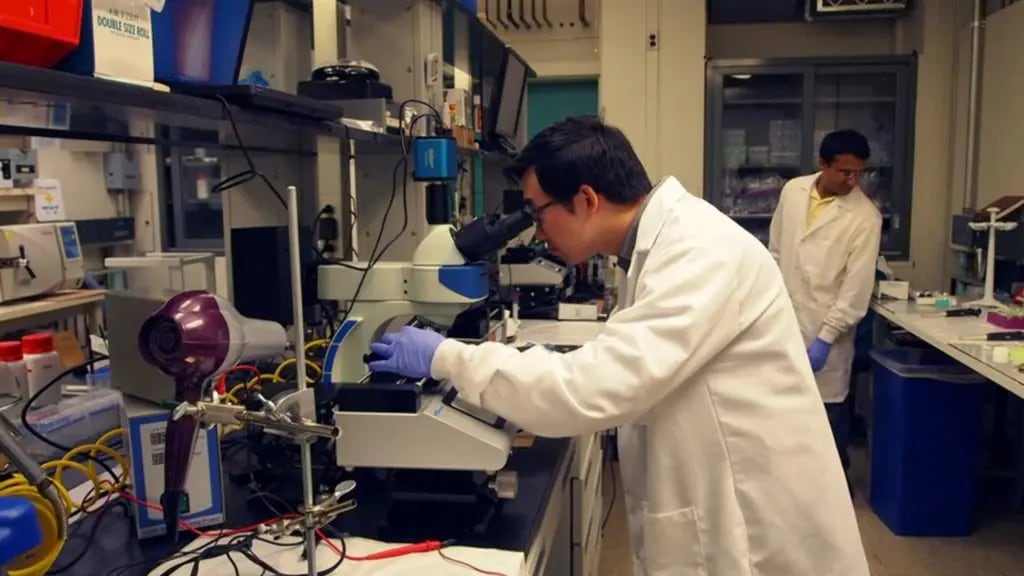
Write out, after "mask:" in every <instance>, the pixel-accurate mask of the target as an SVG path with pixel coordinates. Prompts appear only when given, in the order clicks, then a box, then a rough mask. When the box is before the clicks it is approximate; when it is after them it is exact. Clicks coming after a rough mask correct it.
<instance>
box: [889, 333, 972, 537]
mask: <svg viewBox="0 0 1024 576" xmlns="http://www.w3.org/2000/svg"><path fill="white" fill-rule="evenodd" d="M871 357H872V361H873V363H874V394H873V397H874V400H873V402H874V414H873V418H872V422H871V432H872V437H871V454H870V466H871V471H870V474H871V487H870V495H869V500H870V502H871V507H872V508H873V509H874V510H875V513H876V514H878V517H879V518H881V519H882V521H883V522H884V523H885V525H886V526H888V527H889V529H890V530H892V532H893V533H894V534H897V535H900V536H938V537H941V536H948V537H955V536H966V535H968V534H970V532H971V529H972V524H973V509H974V493H975V480H976V476H977V471H978V453H979V450H978V447H979V446H978V445H979V441H980V436H981V421H982V411H983V408H984V396H985V387H984V386H982V384H983V383H984V382H985V379H984V378H982V377H981V376H978V375H977V374H975V373H974V372H972V371H971V370H970V369H968V368H967V367H965V366H963V365H961V364H959V363H958V362H956V361H955V360H953V359H952V358H950V357H949V356H946V355H945V354H943V353H942V352H939V351H938V350H935V349H923V350H922V349H911V348H891V349H883V350H873V351H872V352H871Z"/></svg>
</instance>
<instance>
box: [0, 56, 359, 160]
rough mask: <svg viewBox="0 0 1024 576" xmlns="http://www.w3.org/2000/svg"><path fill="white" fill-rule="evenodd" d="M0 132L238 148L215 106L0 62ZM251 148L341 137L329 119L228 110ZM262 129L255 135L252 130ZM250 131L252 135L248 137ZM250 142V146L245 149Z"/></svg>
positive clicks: (291, 146) (302, 146) (294, 148)
mask: <svg viewBox="0 0 1024 576" xmlns="http://www.w3.org/2000/svg"><path fill="white" fill-rule="evenodd" d="M0 103H3V104H4V115H3V117H2V118H0V134H9V135H19V136H41V137H48V138H66V139H73V140H95V141H105V142H120V143H130V144H168V145H196V146H206V147H218V146H220V147H224V148H232V147H237V143H236V142H235V139H234V136H233V135H232V132H231V126H230V123H229V121H228V115H227V113H226V111H225V109H224V106H223V105H222V104H221V102H219V101H217V100H212V99H206V98H197V97H194V96H187V95H183V94H175V93H170V92H162V91H159V90H154V89H152V88H149V87H144V86H137V85H133V84H127V83H123V82H115V81H112V80H104V79H101V78H93V77H89V76H81V75H77V74H69V73H66V72H60V71H56V70H47V69H44V68H35V67H30V66H21V65H18V64H11V63H6V62H0ZM230 111H231V116H232V117H233V118H234V120H235V121H236V123H237V124H238V126H239V129H240V130H242V131H243V138H245V140H246V141H245V144H246V147H247V148H249V149H251V150H253V151H267V152H284V153H296V152H303V151H305V152H314V151H315V147H314V145H313V142H312V138H306V140H309V142H301V141H300V140H301V138H305V137H306V136H312V135H314V134H325V135H334V136H338V137H342V136H343V135H344V127H343V126H342V125H341V124H338V123H333V122H323V121H317V120H314V119H311V118H306V117H302V116H295V115H290V114H284V113H280V112H276V111H270V110H256V109H251V108H242V107H239V106H233V105H232V106H230ZM162 127H170V128H185V129H189V130H191V131H196V132H206V133H211V132H216V133H219V134H220V136H219V140H218V141H214V142H206V141H202V139H200V138H192V139H191V140H188V139H176V138H174V137H170V136H168V135H167V131H166V130H162V129H161V128H162ZM261 131H262V132H263V133H264V134H265V135H266V136H265V137H264V136H263V134H260V137H257V136H256V133H258V132H261ZM250 134H252V135H253V136H250ZM250 141H251V144H250Z"/></svg>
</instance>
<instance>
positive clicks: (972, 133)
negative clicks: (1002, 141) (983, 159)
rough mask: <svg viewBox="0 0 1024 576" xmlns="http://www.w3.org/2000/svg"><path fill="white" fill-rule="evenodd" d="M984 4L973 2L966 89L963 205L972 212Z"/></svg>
mask: <svg viewBox="0 0 1024 576" xmlns="http://www.w3.org/2000/svg"><path fill="white" fill-rule="evenodd" d="M984 5H985V2H984V1H983V0H974V16H973V18H972V19H971V66H970V84H969V85H968V87H967V157H966V159H965V163H964V192H965V196H964V201H965V202H964V203H965V204H966V205H967V206H966V207H967V208H969V209H971V210H974V209H976V207H977V203H978V182H977V180H976V179H975V171H976V170H977V168H976V164H977V159H978V93H979V91H980V89H981V27H982V26H984V25H985V6H984Z"/></svg>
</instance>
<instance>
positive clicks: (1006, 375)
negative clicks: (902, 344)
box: [871, 300, 1024, 398]
mask: <svg viewBox="0 0 1024 576" xmlns="http://www.w3.org/2000/svg"><path fill="white" fill-rule="evenodd" d="M966 306H970V304H969V303H968V304H966ZM871 307H872V309H874V311H875V312H876V313H877V314H878V316H879V317H880V318H882V319H884V320H887V321H889V322H891V323H892V324H894V325H896V326H898V327H900V328H901V329H903V330H906V331H907V332H909V333H910V334H913V335H914V336H916V337H918V338H920V339H921V340H923V341H925V342H927V343H928V344H929V345H931V346H933V347H935V348H936V349H938V350H940V351H942V352H943V353H945V354H946V355H948V356H949V357H950V358H953V359H954V360H956V361H957V362H960V363H961V364H963V365H964V366H966V367H968V368H970V369H971V370H973V371H974V372H976V373H978V374H980V375H981V376H984V377H985V378H987V379H989V380H990V381H992V382H993V383H995V384H997V385H999V386H1001V387H1003V388H1005V389H1006V390H1008V391H1009V392H1011V393H1013V394H1015V395H1016V396H1018V397H1020V398H1024V372H1020V371H1019V370H1017V369H1016V368H1014V367H1013V366H1012V365H1010V364H1002V363H996V362H993V361H992V351H993V349H994V348H995V346H996V345H1007V346H1013V345H1014V344H1017V345H1020V343H1014V342H986V341H984V340H981V339H979V337H984V336H985V335H986V334H988V333H990V332H999V331H1002V330H1003V329H1002V328H1000V327H998V326H996V325H994V324H989V323H988V322H986V321H985V319H984V318H978V317H974V316H966V317H958V318H947V317H945V316H944V315H942V314H941V311H940V310H937V309H936V308H934V307H932V306H919V305H918V304H917V303H916V302H913V301H910V300H875V301H874V302H873V303H872V305H871Z"/></svg>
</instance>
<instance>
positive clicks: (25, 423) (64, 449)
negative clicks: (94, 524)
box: [21, 354, 128, 482]
mask: <svg viewBox="0 0 1024 576" xmlns="http://www.w3.org/2000/svg"><path fill="white" fill-rule="evenodd" d="M109 359H110V357H109V356H106V355H104V354H96V355H95V356H93V357H92V358H90V359H88V360H86V361H85V362H82V363H81V364H79V365H77V366H72V367H71V368H68V369H67V370H64V371H63V372H61V373H60V374H57V375H56V376H54V377H53V379H51V380H50V381H49V382H47V383H46V385H44V386H43V387H42V388H40V389H39V390H38V391H37V392H36V393H35V394H33V395H32V396H31V397H30V398H29V399H28V402H25V406H23V407H22V408H21V425H22V426H24V427H25V429H26V430H28V431H29V433H31V434H32V435H33V436H35V437H36V438H38V439H39V441H40V442H43V443H44V444H46V445H47V446H50V447H51V448H56V449H57V450H60V451H61V452H70V451H71V450H72V448H70V447H68V446H64V445H63V444H59V443H57V442H54V441H53V440H50V439H49V438H47V437H46V436H43V435H42V434H41V433H40V432H39V431H38V430H36V429H35V428H33V427H32V425H31V424H29V421H28V413H29V410H31V409H32V404H34V403H35V402H36V400H39V397H40V396H42V395H43V394H45V393H46V391H47V390H49V389H50V388H52V387H54V386H56V385H57V383H58V382H60V381H61V380H63V379H64V377H66V376H67V375H68V374H71V373H72V372H75V371H78V370H81V369H83V368H88V367H89V366H92V365H93V364H95V363H97V362H99V361H101V360H109ZM82 456H83V457H85V458H88V459H89V460H92V461H93V462H95V463H96V464H97V465H99V466H100V467H101V468H103V471H104V472H106V473H107V474H110V479H111V481H113V482H116V481H117V474H115V473H114V470H113V469H112V468H111V467H110V466H107V464H106V462H104V461H103V460H102V459H101V458H99V457H96V456H93V455H92V454H87V453H83V454H82ZM124 472H125V473H126V474H127V473H128V471H127V470H124Z"/></svg>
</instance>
